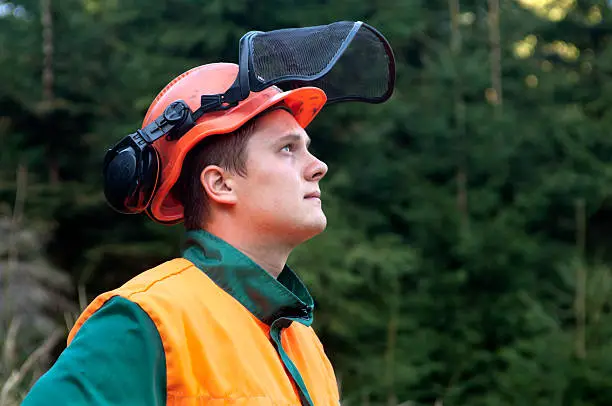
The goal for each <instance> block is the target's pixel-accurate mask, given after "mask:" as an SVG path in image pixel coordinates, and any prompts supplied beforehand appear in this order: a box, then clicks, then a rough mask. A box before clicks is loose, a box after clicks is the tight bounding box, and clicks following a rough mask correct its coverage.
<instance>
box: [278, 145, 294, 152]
mask: <svg viewBox="0 0 612 406" xmlns="http://www.w3.org/2000/svg"><path fill="white" fill-rule="evenodd" d="M293 150H294V146H293V144H287V145H285V146H284V147H282V148H281V151H286V152H291V151H293Z"/></svg>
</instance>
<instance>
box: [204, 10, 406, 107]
mask: <svg viewBox="0 0 612 406" xmlns="http://www.w3.org/2000/svg"><path fill="white" fill-rule="evenodd" d="M239 66H240V69H239V73H238V78H237V79H236V82H235V83H234V84H233V85H232V87H231V88H230V89H229V90H228V91H227V92H226V93H225V94H223V95H206V96H202V108H203V109H206V110H207V111H212V110H218V109H223V108H227V107H231V106H234V105H236V104H237V103H238V102H240V101H241V100H244V99H246V98H247V97H248V95H249V92H260V91H262V90H264V89H266V88H268V87H270V86H274V85H275V86H277V87H279V88H281V89H282V90H291V89H296V88H298V87H304V86H314V87H318V88H320V89H321V90H323V91H324V92H325V94H326V95H327V103H328V104H330V103H334V102H340V101H351V100H352V101H361V102H367V103H382V102H384V101H386V100H387V99H388V98H389V97H391V94H392V93H393V87H394V84H395V59H394V56H393V51H392V49H391V46H390V45H389V42H388V41H387V40H386V39H385V37H384V36H383V35H382V34H381V33H380V32H378V31H377V30H376V29H375V28H374V27H372V26H370V25H368V24H365V23H363V22H361V21H357V22H353V21H340V22H335V23H332V24H328V25H320V26H315V27H304V28H286V29H281V30H275V31H269V32H261V31H250V32H248V33H246V34H245V35H244V36H243V37H242V38H241V40H240V61H239ZM196 119H197V117H196Z"/></svg>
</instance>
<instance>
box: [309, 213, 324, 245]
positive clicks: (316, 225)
mask: <svg viewBox="0 0 612 406" xmlns="http://www.w3.org/2000/svg"><path fill="white" fill-rule="evenodd" d="M321 217H322V218H320V219H317V221H313V222H312V223H310V224H308V225H307V226H306V227H304V231H305V233H304V234H306V235H307V237H306V239H305V240H309V239H311V238H313V237H315V236H317V235H319V234H321V233H322V232H323V231H325V228H327V218H326V217H325V216H321Z"/></svg>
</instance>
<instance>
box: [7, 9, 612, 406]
mask: <svg viewBox="0 0 612 406" xmlns="http://www.w3.org/2000/svg"><path fill="white" fill-rule="evenodd" d="M611 7H612V5H610V4H608V2H606V1H587V0H558V1H555V0H529V1H528V0H516V1H515V0H384V1H381V0H338V1H334V2H331V1H327V0H301V1H296V0H282V1H272V0H231V1H229V0H228V1H223V0H207V1H199V0H166V1H162V0H121V1H119V0H61V1H60V0H37V1H34V0H14V1H13V0H11V1H6V0H0V84H1V85H0V344H1V345H0V405H2V406H5V405H15V404H18V403H19V401H20V399H21V396H22V394H23V393H24V392H25V391H27V390H28V388H29V386H30V385H31V383H32V382H33V380H35V379H36V378H37V377H38V376H40V374H41V373H43V372H44V371H45V370H46V369H47V368H48V367H49V365H50V364H51V363H52V362H53V361H54V359H55V357H57V356H58V354H59V353H60V352H61V350H62V349H63V348H64V346H65V338H66V335H67V332H68V329H69V328H70V327H71V325H72V323H73V322H74V319H75V317H76V316H77V315H78V313H79V310H80V309H81V308H82V307H83V306H84V305H85V304H86V303H88V302H89V301H90V300H92V299H93V298H94V297H95V296H96V295H97V294H99V293H101V292H103V291H106V290H109V289H112V288H114V287H116V286H118V285H120V284H121V283H123V282H124V281H126V280H127V279H129V278H130V277H132V276H134V275H135V274H137V273H139V272H141V271H143V270H145V269H147V268H148V267H151V266H154V265H156V264H158V263H160V262H162V261H165V260H167V259H169V258H171V257H173V256H176V255H178V254H179V252H180V251H179V250H180V246H181V239H182V233H183V231H182V226H180V225H178V226H174V227H163V226H160V225H156V224H154V223H152V222H151V221H149V220H148V219H147V218H146V217H145V216H123V215H119V214H116V213H114V212H113V211H112V210H111V209H110V208H109V207H108V206H107V205H106V204H105V202H104V199H103V195H102V189H101V164H102V158H103V156H104V152H105V149H106V148H107V147H108V146H109V145H111V144H112V143H113V142H115V141H116V140H118V139H119V138H121V137H123V136H124V135H125V134H128V133H129V132H132V131H134V130H135V129H136V128H138V127H139V126H140V123H141V120H142V118H143V116H144V113H145V111H146V109H147V107H148V105H149V103H150V102H151V100H152V99H153V98H154V96H155V95H156V94H157V92H158V91H159V90H160V89H161V88H163V87H164V86H165V84H166V83H167V82H168V81H170V80H171V79H172V78H174V77H175V76H176V75H178V74H180V73H182V72H184V71H185V70H187V69H189V68H191V67H193V66H196V65H200V64H205V63H209V62H215V61H229V62H236V61H237V44H238V40H239V38H240V37H241V36H242V35H243V34H244V33H245V32H247V31H249V30H254V29H256V30H264V31H266V30H272V29H277V28H284V27H297V26H307V25H320V24H327V23H330V22H333V21H338V20H363V21H366V22H368V23H370V24H372V25H374V26H375V27H377V28H379V29H380V30H381V31H382V32H383V33H384V34H385V35H386V36H387V38H388V39H389V41H390V42H391V44H392V46H393V48H394V51H395V55H396V58H397V62H398V66H397V88H396V92H395V94H394V96H393V98H392V99H391V100H390V101H389V102H387V103H386V104H383V105H360V104H357V103H355V104H344V105H336V106H330V107H329V108H326V109H325V110H324V111H323V113H322V114H321V115H320V116H319V117H318V118H317V119H316V120H315V122H314V123H313V124H312V125H311V126H310V127H309V134H310V135H311V137H312V139H313V150H314V152H315V153H316V154H317V155H318V156H319V157H321V158H322V159H324V160H325V161H326V162H327V163H328V165H329V167H330V171H329V174H328V176H327V177H326V179H325V180H324V182H323V184H322V189H323V193H324V198H323V204H324V208H325V210H326V213H327V214H328V219H329V226H328V230H327V231H326V233H325V234H323V235H322V236H320V237H317V238H316V239H314V240H312V241H310V242H309V243H308V244H306V245H305V246H303V247H301V248H300V249H299V250H298V251H297V252H295V253H294V255H292V257H291V258H290V265H291V266H292V267H293V268H294V269H296V271H297V272H298V273H299V274H300V275H301V277H302V278H303V279H304V280H305V281H306V282H307V284H308V286H309V287H310V289H311V290H312V293H313V295H314V297H315V299H316V301H317V310H316V313H315V327H316V329H317V330H318V332H319V333H320V336H321V339H322V341H323V343H324V345H325V347H326V350H327V353H328V354H329V356H330V359H331V360H332V362H333V364H334V367H335V369H336V372H337V375H338V378H339V381H340V382H339V383H340V386H341V393H342V400H343V404H344V405H398V404H403V405H406V406H407V405H413V406H417V405H419V406H420V405H435V406H442V405H444V406H447V405H470V406H471V405H473V406H480V405H482V406H484V405H487V406H499V405H534V406H538V405H542V406H544V405H564V406H569V405H572V406H579V405H611V404H612V250H611V249H612V159H611V157H612V137H611V136H610V130H611V129H612V46H611V35H612V8H611Z"/></svg>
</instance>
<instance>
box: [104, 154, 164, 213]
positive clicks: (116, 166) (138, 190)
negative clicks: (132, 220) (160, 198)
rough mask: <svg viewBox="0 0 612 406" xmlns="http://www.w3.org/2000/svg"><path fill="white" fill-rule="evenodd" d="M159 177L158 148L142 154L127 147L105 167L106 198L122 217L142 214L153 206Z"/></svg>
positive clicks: (115, 155)
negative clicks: (151, 202)
mask: <svg viewBox="0 0 612 406" xmlns="http://www.w3.org/2000/svg"><path fill="white" fill-rule="evenodd" d="M158 177H159V157H158V155H157V151H156V150H155V148H153V147H150V146H147V147H146V148H145V149H144V150H143V151H142V152H140V151H139V150H137V149H134V148H133V147H132V146H126V147H125V148H122V149H120V150H119V151H117V152H113V156H112V157H111V158H110V159H109V160H108V162H107V164H106V165H105V167H104V195H105V197H106V200H107V202H108V204H109V205H110V206H111V207H112V208H113V209H115V210H116V211H118V212H120V213H125V214H132V213H140V212H142V211H143V210H145V209H146V207H147V205H148V204H149V203H150V201H151V198H152V196H153V193H154V191H155V188H156V186H157V181H158Z"/></svg>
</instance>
